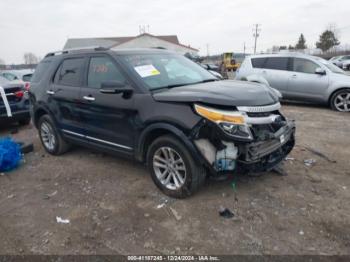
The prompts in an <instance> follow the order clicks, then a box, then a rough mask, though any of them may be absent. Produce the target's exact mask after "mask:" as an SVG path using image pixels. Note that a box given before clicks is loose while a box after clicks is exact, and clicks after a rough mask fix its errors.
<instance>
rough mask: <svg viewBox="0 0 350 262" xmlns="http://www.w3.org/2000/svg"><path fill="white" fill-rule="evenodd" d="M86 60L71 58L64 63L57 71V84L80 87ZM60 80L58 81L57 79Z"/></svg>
mask: <svg viewBox="0 0 350 262" xmlns="http://www.w3.org/2000/svg"><path fill="white" fill-rule="evenodd" d="M83 64H84V58H69V59H66V60H64V61H63V63H62V64H61V66H60V69H59V70H58V71H57V74H58V77H57V75H56V77H55V82H56V81H57V83H58V84H60V85H67V86H79V85H80V83H81V76H82V71H83ZM57 78H58V79H57Z"/></svg>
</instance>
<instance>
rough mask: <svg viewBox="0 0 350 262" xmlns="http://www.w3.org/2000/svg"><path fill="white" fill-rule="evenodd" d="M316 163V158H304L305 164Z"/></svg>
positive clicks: (311, 164)
mask: <svg viewBox="0 0 350 262" xmlns="http://www.w3.org/2000/svg"><path fill="white" fill-rule="evenodd" d="M315 163H316V160H315V159H312V158H311V159H305V160H304V164H305V166H313V165H314V164H315Z"/></svg>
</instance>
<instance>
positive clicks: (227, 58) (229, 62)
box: [222, 53, 241, 71]
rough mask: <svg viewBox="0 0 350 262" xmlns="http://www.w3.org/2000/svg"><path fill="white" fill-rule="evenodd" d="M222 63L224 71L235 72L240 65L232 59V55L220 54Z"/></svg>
mask: <svg viewBox="0 0 350 262" xmlns="http://www.w3.org/2000/svg"><path fill="white" fill-rule="evenodd" d="M222 63H223V66H224V69H225V71H236V70H237V68H238V67H239V66H240V65H241V64H239V63H237V62H236V60H235V59H233V53H223V54H222Z"/></svg>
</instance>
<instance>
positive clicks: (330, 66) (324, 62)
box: [316, 57, 344, 74]
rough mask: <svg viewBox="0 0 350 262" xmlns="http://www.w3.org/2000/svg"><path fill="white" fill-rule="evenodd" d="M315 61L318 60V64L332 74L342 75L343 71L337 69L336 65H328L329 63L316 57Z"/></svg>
mask: <svg viewBox="0 0 350 262" xmlns="http://www.w3.org/2000/svg"><path fill="white" fill-rule="evenodd" d="M316 60H318V61H319V62H321V63H322V64H323V65H324V66H326V67H327V68H328V69H329V70H331V71H332V72H333V73H337V74H344V71H343V70H342V69H340V68H339V67H337V66H336V65H334V64H332V63H330V62H329V61H327V60H325V59H323V58H319V57H317V58H316Z"/></svg>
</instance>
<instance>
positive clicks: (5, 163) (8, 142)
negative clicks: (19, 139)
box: [0, 138, 22, 172]
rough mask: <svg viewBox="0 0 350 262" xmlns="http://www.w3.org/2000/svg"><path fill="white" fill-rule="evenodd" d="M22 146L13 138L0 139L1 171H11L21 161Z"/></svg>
mask: <svg viewBox="0 0 350 262" xmlns="http://www.w3.org/2000/svg"><path fill="white" fill-rule="evenodd" d="M21 159H22V154H21V150H20V146H19V145H18V144H17V143H16V142H15V141H13V140H12V139H11V138H2V139H0V172H5V171H11V170H13V169H15V168H16V167H17V166H18V165H19V164H20V162H21Z"/></svg>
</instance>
